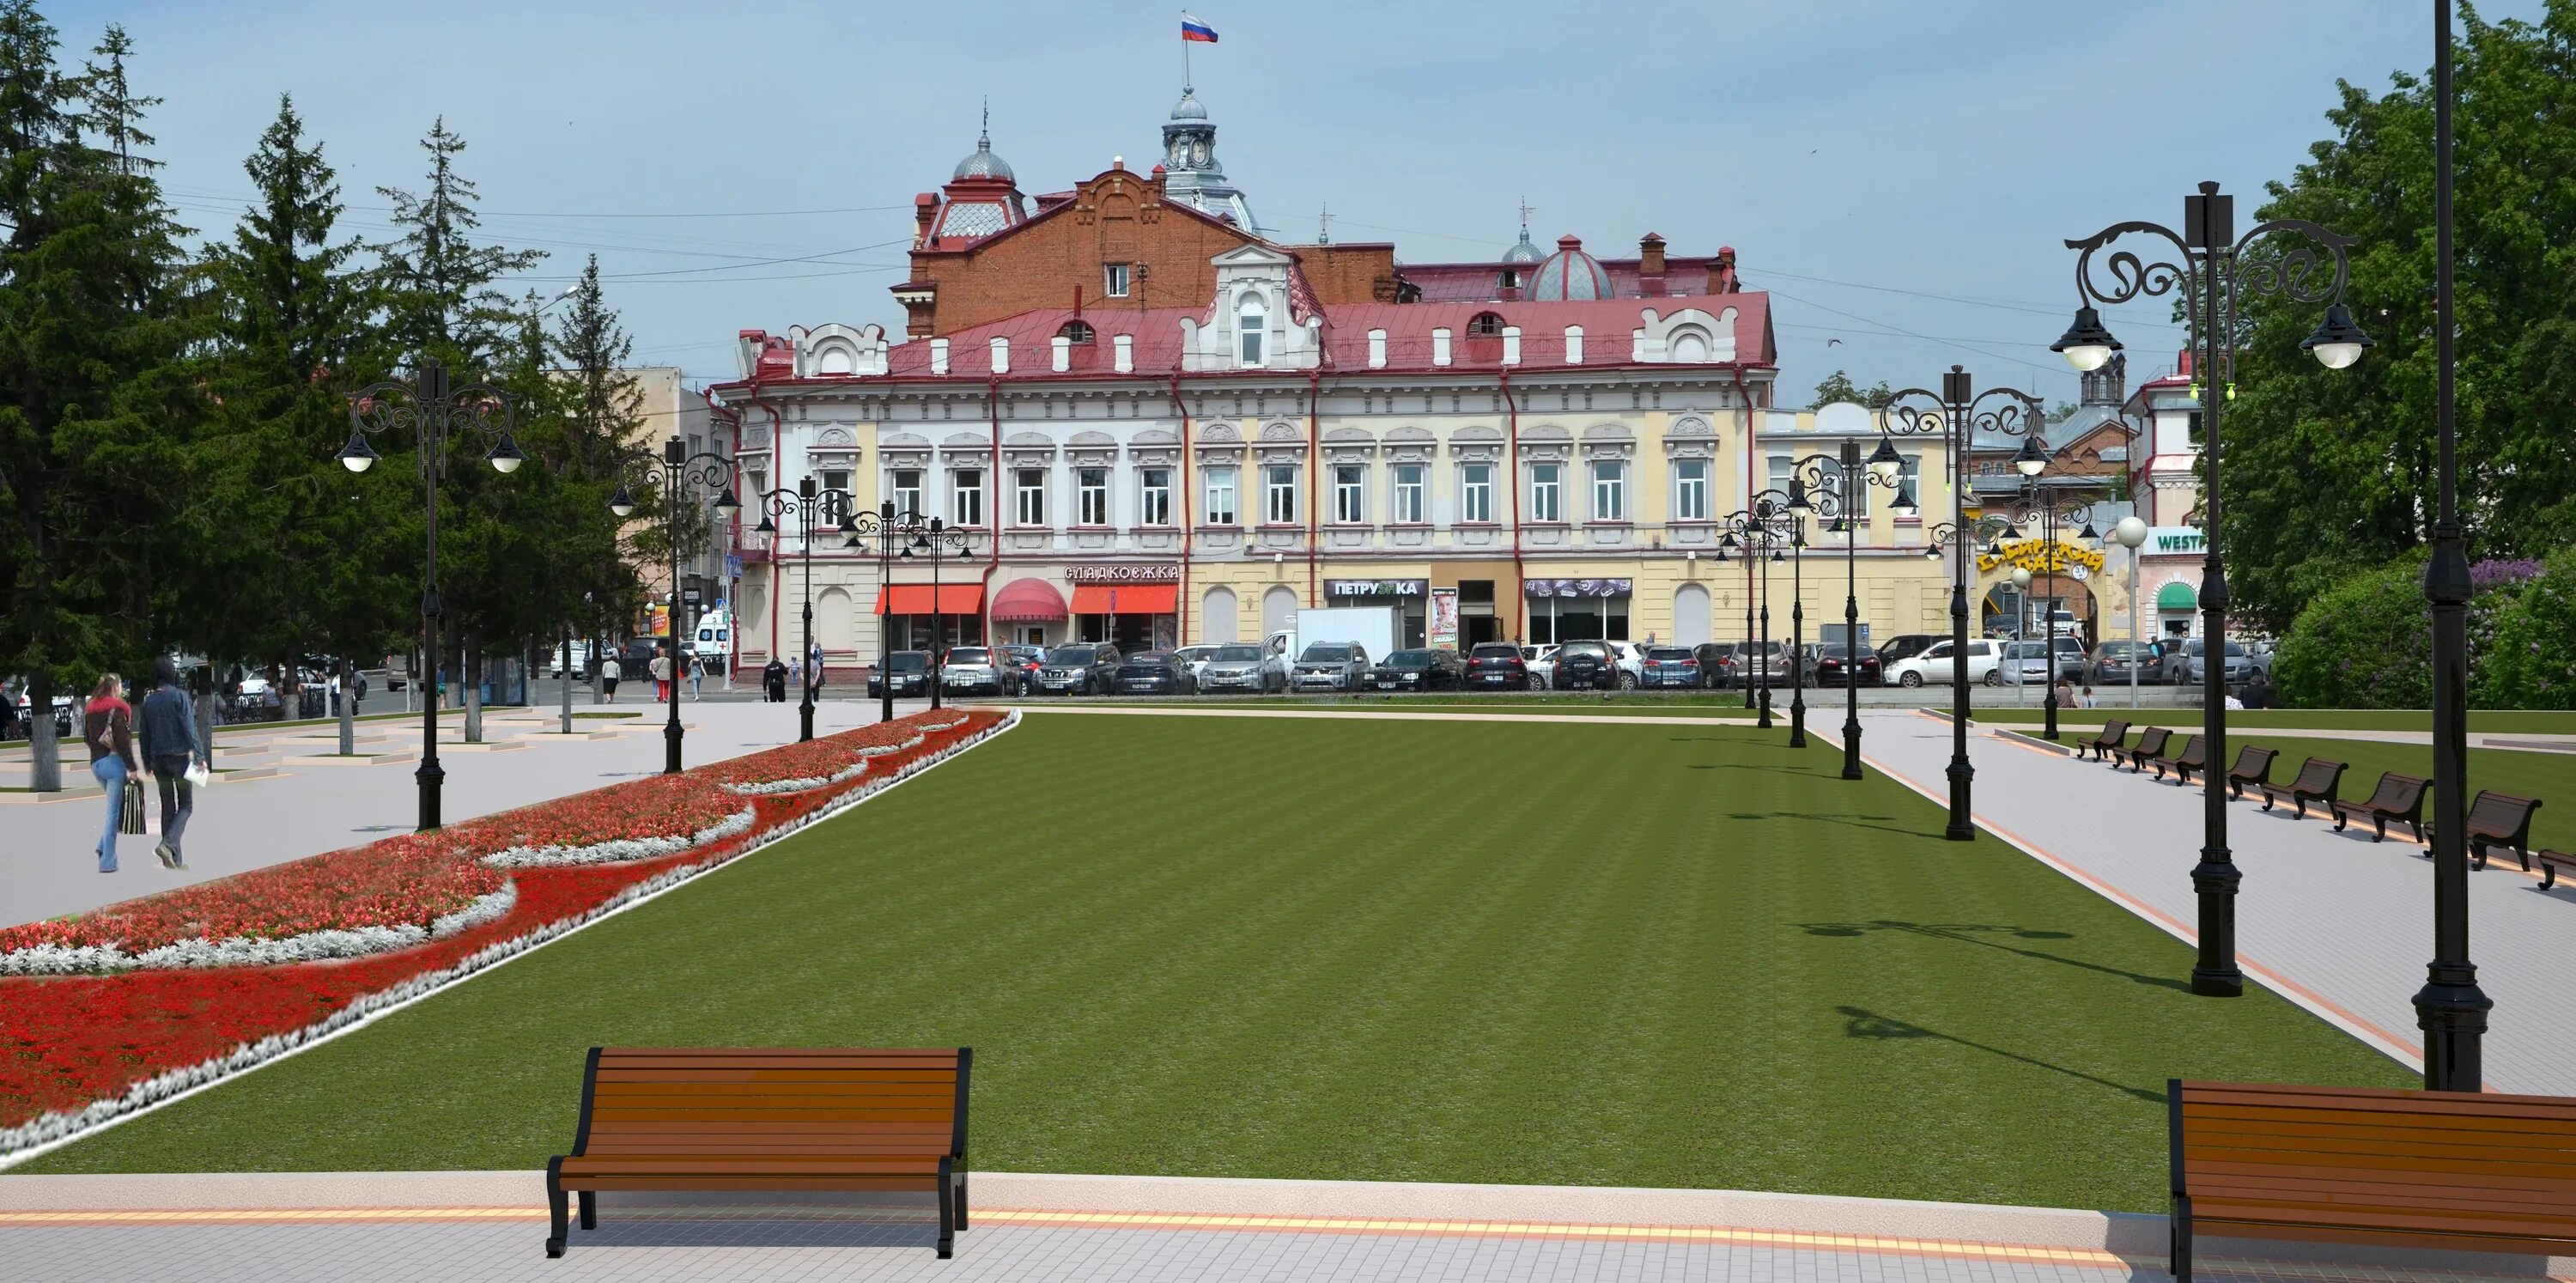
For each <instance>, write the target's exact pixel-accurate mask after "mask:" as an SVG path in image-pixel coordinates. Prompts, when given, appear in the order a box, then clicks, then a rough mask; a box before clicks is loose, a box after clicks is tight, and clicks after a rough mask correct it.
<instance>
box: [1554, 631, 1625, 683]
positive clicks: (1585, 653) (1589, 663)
mask: <svg viewBox="0 0 2576 1283" xmlns="http://www.w3.org/2000/svg"><path fill="white" fill-rule="evenodd" d="M1548 685H1550V686H1551V687H1553V688H1555V689H1557V690H1605V691H1606V690H1633V689H1635V688H1636V685H1637V679H1636V677H1635V675H1633V674H1631V673H1628V672H1626V671H1624V670H1622V669H1621V668H1620V667H1619V657H1618V655H1617V654H1616V653H1614V652H1613V651H1612V650H1611V649H1610V644H1609V643H1608V642H1600V641H1572V642H1567V643H1565V644H1564V645H1562V646H1559V647H1557V648H1556V671H1555V673H1554V674H1552V675H1551V677H1550V679H1549V682H1548Z"/></svg>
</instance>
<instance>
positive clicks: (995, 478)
mask: <svg viewBox="0 0 2576 1283" xmlns="http://www.w3.org/2000/svg"><path fill="white" fill-rule="evenodd" d="M984 413H985V415H986V416H987V417H989V418H990V419H991V420H992V424H993V470H992V471H991V472H988V473H986V474H985V475H986V476H988V477H990V478H992V481H991V483H990V484H991V486H992V489H991V490H990V491H989V495H990V498H989V499H988V501H987V502H986V503H985V505H984V509H985V511H984V518H985V522H986V524H985V526H984V529H985V531H986V537H987V538H989V539H990V540H991V541H992V544H993V546H992V548H991V549H990V550H989V551H988V552H987V553H986V554H985V556H984V599H983V602H982V603H981V604H980V605H978V606H977V607H976V610H977V611H979V612H980V614H981V619H982V623H983V625H984V644H985V645H986V646H998V645H1000V644H1001V641H1000V639H998V638H996V637H994V636H993V575H994V572H996V571H999V570H1000V569H1001V568H1002V495H1003V494H1004V493H1005V491H1004V490H1003V488H1002V379H1001V376H1000V375H997V374H988V375H985V376H984ZM930 608H931V609H932V610H933V611H936V610H938V609H939V603H938V602H935V601H934V602H932V603H930ZM987 658H989V659H991V660H993V662H994V669H993V671H994V672H995V673H996V674H999V673H1000V672H1001V656H999V655H992V656H987ZM994 680H995V681H997V682H998V681H1000V680H1001V678H1000V677H999V676H996V677H995V678H994Z"/></svg>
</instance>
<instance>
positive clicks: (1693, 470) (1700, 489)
mask: <svg viewBox="0 0 2576 1283" xmlns="http://www.w3.org/2000/svg"><path fill="white" fill-rule="evenodd" d="M1673 519H1674V520H1675V521H1706V520H1708V460H1706V459H1676V460H1674V461H1673Z"/></svg>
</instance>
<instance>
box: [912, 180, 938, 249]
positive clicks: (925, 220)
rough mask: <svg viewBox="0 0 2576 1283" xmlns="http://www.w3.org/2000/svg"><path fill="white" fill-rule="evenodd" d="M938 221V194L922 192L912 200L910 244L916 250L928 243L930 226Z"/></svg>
mask: <svg viewBox="0 0 2576 1283" xmlns="http://www.w3.org/2000/svg"><path fill="white" fill-rule="evenodd" d="M938 221H939V194H938V193H936V192H923V193H922V194H920V195H918V196H915V197H913V198H912V244H913V247H914V248H916V249H918V248H920V247H922V246H925V245H928V244H929V243H930V225H931V224H932V223H936V222H938Z"/></svg>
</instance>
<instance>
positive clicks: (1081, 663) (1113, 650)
mask: <svg viewBox="0 0 2576 1283" xmlns="http://www.w3.org/2000/svg"><path fill="white" fill-rule="evenodd" d="M1119 662H1120V658H1119V654H1118V648H1117V647H1115V646H1112V645H1109V644H1108V643H1106V642H1076V643H1074V644H1072V645H1070V646H1058V647H1056V648H1055V649H1054V650H1052V651H1049V652H1047V657H1046V666H1045V667H1043V668H1040V669H1039V670H1038V685H1037V688H1038V689H1039V690H1040V691H1043V692H1045V693H1047V694H1049V695H1076V694H1080V695H1106V694H1108V693H1109V691H1110V688H1111V687H1112V686H1114V685H1115V684H1116V683H1117V678H1118V665H1119Z"/></svg>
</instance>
